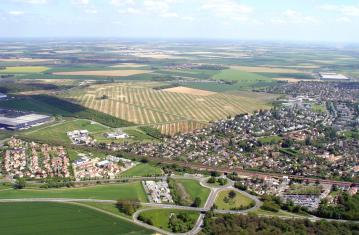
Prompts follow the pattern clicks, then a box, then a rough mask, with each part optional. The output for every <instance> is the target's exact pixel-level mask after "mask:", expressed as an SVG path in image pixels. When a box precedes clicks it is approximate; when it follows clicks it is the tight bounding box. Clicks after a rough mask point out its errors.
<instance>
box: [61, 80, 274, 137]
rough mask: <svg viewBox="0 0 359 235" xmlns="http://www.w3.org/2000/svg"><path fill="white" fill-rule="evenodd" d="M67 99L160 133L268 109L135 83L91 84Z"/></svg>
mask: <svg viewBox="0 0 359 235" xmlns="http://www.w3.org/2000/svg"><path fill="white" fill-rule="evenodd" d="M65 98H66V99H69V100H71V101H73V102H76V103H79V104H81V105H83V106H85V107H87V108H91V109H94V110H97V111H101V112H104V113H107V114H110V115H113V116H115V117H118V118H121V119H124V120H127V121H131V122H134V123H138V124H146V125H147V124H148V125H151V126H155V127H157V128H159V129H160V130H161V131H162V132H163V133H166V134H174V133H176V132H179V131H181V132H183V131H189V130H191V129H196V128H201V127H203V126H204V125H205V124H206V123H208V122H210V121H215V120H218V119H222V118H226V117H227V116H229V115H232V116H233V115H236V114H238V113H250V112H253V111H254V110H258V109H264V108H268V106H266V105H265V104H260V103H258V101H256V100H255V99H253V100H252V99H250V98H247V97H240V96H237V95H230V94H222V93H214V94H212V95H208V96H200V95H193V94H182V93H174V92H166V91H163V90H154V89H152V88H151V87H149V86H147V85H141V84H137V83H119V84H111V85H105V86H104V85H94V86H90V87H88V88H86V89H85V91H84V92H73V93H69V94H66V95H65Z"/></svg>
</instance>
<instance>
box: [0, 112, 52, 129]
mask: <svg viewBox="0 0 359 235" xmlns="http://www.w3.org/2000/svg"><path fill="white" fill-rule="evenodd" d="M50 120H51V117H50V116H46V115H42V114H34V113H24V112H19V111H12V110H0V128H6V129H10V130H19V129H23V128H27V127H31V126H34V125H37V124H41V123H44V122H47V121H50Z"/></svg>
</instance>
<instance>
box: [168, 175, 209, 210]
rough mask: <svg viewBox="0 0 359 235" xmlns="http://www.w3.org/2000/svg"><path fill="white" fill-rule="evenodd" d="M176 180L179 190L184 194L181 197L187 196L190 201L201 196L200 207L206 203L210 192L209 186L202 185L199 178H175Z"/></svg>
mask: <svg viewBox="0 0 359 235" xmlns="http://www.w3.org/2000/svg"><path fill="white" fill-rule="evenodd" d="M175 182H176V185H177V188H178V192H179V193H180V194H182V196H181V197H186V198H188V199H187V200H189V201H193V200H194V199H195V198H196V197H199V198H201V204H200V207H203V206H204V205H205V203H206V201H207V198H208V196H209V193H210V189H209V188H205V187H203V186H201V185H200V183H199V182H198V181H197V180H190V179H175ZM181 189H184V190H185V191H182V190H181Z"/></svg>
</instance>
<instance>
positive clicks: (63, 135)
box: [24, 119, 108, 144]
mask: <svg viewBox="0 0 359 235" xmlns="http://www.w3.org/2000/svg"><path fill="white" fill-rule="evenodd" d="M107 129H108V128H107V127H105V126H103V125H101V124H97V123H95V124H91V121H88V120H81V119H77V120H71V121H65V122H64V123H61V124H55V125H53V126H48V127H46V128H40V129H39V130H36V131H29V132H27V133H24V135H25V136H26V137H29V138H33V139H37V140H43V141H51V142H58V143H68V144H70V143H71V140H70V139H69V137H68V136H67V132H68V131H74V130H88V131H89V132H90V134H91V133H94V132H101V131H106V130H107Z"/></svg>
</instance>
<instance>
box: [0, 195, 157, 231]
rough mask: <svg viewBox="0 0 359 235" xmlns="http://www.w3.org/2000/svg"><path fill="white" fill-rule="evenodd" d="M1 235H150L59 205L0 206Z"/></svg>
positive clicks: (98, 214)
mask: <svg viewBox="0 0 359 235" xmlns="http://www.w3.org/2000/svg"><path fill="white" fill-rule="evenodd" d="M0 211H1V213H0V228H1V232H0V233H1V234H4V235H5V234H6V235H20V234H21V235H22V234H27V235H49V234H51V235H65V234H66V235H99V234H104V235H105V234H106V235H115V234H138V235H140V234H152V233H153V232H152V231H150V230H147V229H144V228H142V227H140V226H137V225H135V224H132V223H130V222H127V221H125V220H123V219H120V218H117V217H114V216H111V215H107V214H105V213H102V212H98V211H95V210H92V209H89V208H86V207H82V206H79V205H72V204H62V203H36V202H31V203H0Z"/></svg>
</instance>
